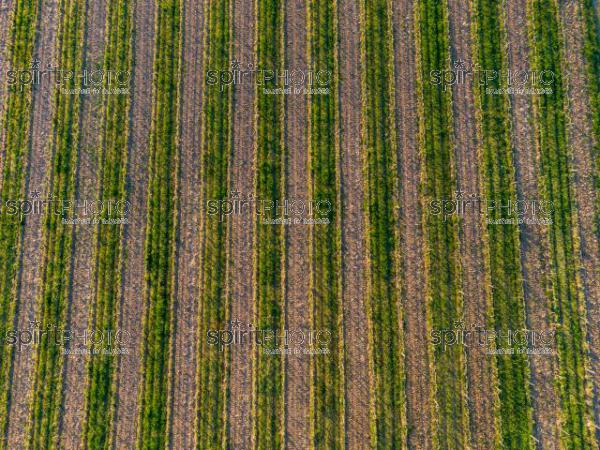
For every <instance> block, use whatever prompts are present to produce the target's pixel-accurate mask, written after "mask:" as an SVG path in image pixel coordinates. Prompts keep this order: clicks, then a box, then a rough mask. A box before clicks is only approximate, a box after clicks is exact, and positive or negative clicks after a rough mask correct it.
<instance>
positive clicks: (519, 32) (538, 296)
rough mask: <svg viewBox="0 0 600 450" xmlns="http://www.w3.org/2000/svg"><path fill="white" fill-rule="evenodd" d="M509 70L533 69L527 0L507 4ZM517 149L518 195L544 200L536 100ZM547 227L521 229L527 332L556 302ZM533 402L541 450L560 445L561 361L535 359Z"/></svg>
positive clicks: (516, 136) (514, 98) (546, 323)
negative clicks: (534, 115)
mask: <svg viewBox="0 0 600 450" xmlns="http://www.w3.org/2000/svg"><path fill="white" fill-rule="evenodd" d="M505 7H506V31H507V37H508V46H507V47H508V48H507V53H508V58H507V60H508V66H509V67H508V68H509V69H510V70H511V71H513V72H517V71H523V72H526V71H528V70H529V69H530V66H529V51H530V50H529V47H528V44H527V42H528V36H527V15H526V9H527V0H511V1H509V2H506V6H505ZM510 105H511V116H512V117H511V118H512V146H513V149H514V150H513V151H514V155H515V169H516V170H515V171H516V179H517V196H518V199H519V200H527V199H528V200H532V199H538V198H539V192H540V191H539V186H538V177H539V169H538V168H539V153H538V150H537V149H536V145H535V137H534V129H533V124H532V122H531V120H530V118H531V117H532V111H533V106H532V103H531V99H530V98H529V97H528V96H523V95H511V96H510ZM545 228H546V227H545V226H544V225H522V226H521V228H520V238H521V239H520V241H521V267H522V271H523V284H524V294H525V308H526V313H527V328H529V329H532V330H547V329H549V327H550V326H551V322H552V320H551V316H550V314H551V310H550V308H551V306H550V299H549V298H548V296H547V295H546V287H547V286H548V282H549V281H548V279H547V277H546V276H545V274H546V273H548V270H549V268H548V267H547V264H546V255H548V252H549V249H548V246H547V241H546V234H547V230H546V229H545ZM529 363H530V372H531V397H532V398H531V399H532V406H533V419H534V423H535V428H534V436H535V439H536V441H537V445H538V448H540V449H557V448H559V447H558V433H559V431H558V409H557V405H558V397H557V394H556V392H555V390H554V387H553V385H554V380H555V376H556V370H557V365H556V364H557V361H556V360H555V357H550V356H547V355H531V356H530V358H529Z"/></svg>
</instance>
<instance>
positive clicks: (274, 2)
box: [254, 0, 285, 448]
mask: <svg viewBox="0 0 600 450" xmlns="http://www.w3.org/2000/svg"><path fill="white" fill-rule="evenodd" d="M256 5H257V16H258V17H257V26H256V29H257V30H259V32H258V37H257V46H256V57H257V66H258V67H259V68H260V69H263V70H273V71H281V70H282V69H283V62H284V48H283V25H284V5H285V2H283V1H282V0H257V2H256ZM279 87H281V86H278V85H277V80H274V81H271V82H268V83H265V84H264V85H262V86H257V95H256V117H257V124H256V131H257V133H256V149H257V154H256V168H257V169H256V180H255V189H256V197H257V198H259V199H261V200H262V201H265V202H271V201H272V202H273V203H275V202H279V204H281V202H282V201H283V198H284V195H285V194H284V189H285V188H284V187H285V167H284V161H285V150H284V140H283V139H284V133H283V130H284V120H283V117H284V116H283V115H284V102H283V96H282V95H271V94H269V93H268V92H265V91H264V90H263V88H264V89H273V88H279ZM262 218H263V216H259V217H258V219H257V220H258V223H257V226H256V240H255V250H254V251H255V280H256V281H255V283H256V286H255V292H256V298H255V308H256V310H255V315H256V327H257V328H258V329H261V330H272V331H273V332H278V333H280V332H281V330H282V329H283V324H284V315H283V280H284V275H283V271H284V260H283V258H284V254H285V244H284V233H283V226H282V225H271V224H265V223H261V220H262ZM265 218H266V217H265ZM272 218H275V217H272ZM276 347H278V345H277V343H276V342H274V341H272V342H270V343H263V345H262V346H260V347H259V348H257V352H256V358H255V365H254V367H255V371H254V375H255V377H254V384H255V396H254V417H255V421H254V427H255V429H254V434H255V439H254V441H255V445H256V447H257V448H281V447H282V445H283V429H284V427H283V423H284V422H283V421H284V395H283V394H284V391H283V388H284V363H283V355H281V356H280V355H273V354H268V353H269V352H270V351H271V350H273V349H274V348H276Z"/></svg>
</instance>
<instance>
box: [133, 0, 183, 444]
mask: <svg viewBox="0 0 600 450" xmlns="http://www.w3.org/2000/svg"><path fill="white" fill-rule="evenodd" d="M180 45H181V3H180V1H179V0H160V1H159V2H158V3H157V15H156V42H155V61H154V74H155V75H154V89H153V92H154V108H153V117H152V128H151V131H150V165H149V167H150V180H149V184H148V219H147V228H146V248H145V264H146V292H145V295H146V311H145V319H144V335H143V336H144V348H143V354H142V356H143V363H142V367H143V378H142V389H141V393H140V396H141V397H140V398H141V402H140V403H141V404H140V412H139V414H140V415H139V432H138V433H139V435H138V439H139V443H138V445H139V447H140V448H143V449H159V448H161V449H162V448H165V446H166V445H167V443H168V432H167V431H168V430H167V423H168V414H169V408H168V404H167V397H168V392H167V391H168V386H169V378H170V377H169V353H170V348H171V330H172V320H173V318H172V304H173V295H174V285H173V284H174V276H175V273H174V269H175V248H176V235H177V230H176V228H177V223H176V217H177V213H176V212H177V192H176V185H177V181H176V180H177V176H178V167H177V166H178V152H177V150H178V148H177V142H178V125H177V119H178V110H179V86H178V81H179V73H180V72H179V67H180Z"/></svg>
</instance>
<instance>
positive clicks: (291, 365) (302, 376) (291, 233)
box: [285, 0, 333, 449]
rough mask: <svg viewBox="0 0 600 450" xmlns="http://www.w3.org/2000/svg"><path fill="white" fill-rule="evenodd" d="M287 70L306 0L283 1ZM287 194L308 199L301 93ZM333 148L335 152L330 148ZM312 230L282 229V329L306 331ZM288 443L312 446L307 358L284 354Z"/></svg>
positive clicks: (291, 130)
mask: <svg viewBox="0 0 600 450" xmlns="http://www.w3.org/2000/svg"><path fill="white" fill-rule="evenodd" d="M285 36H286V66H287V67H288V68H289V69H290V70H293V69H297V70H298V69H300V70H304V69H305V68H306V67H307V53H306V49H307V41H306V39H307V15H306V2H305V1H304V0H288V1H286V12H285ZM285 117H286V148H287V149H288V160H287V176H286V182H287V186H286V192H287V195H288V198H289V199H292V200H295V199H298V200H300V201H305V200H306V199H308V167H307V161H308V147H307V130H308V112H307V97H306V96H305V95H288V96H286V114H285ZM332 150H333V149H332ZM309 233H310V227H309V226H305V225H292V226H289V227H286V249H287V258H286V272H285V273H286V299H285V302H286V329H288V330H298V329H310V325H311V312H310V304H309V298H310V297H309V290H310V265H309V244H308V242H309ZM285 391H286V392H285V402H286V413H285V417H286V430H285V432H286V445H287V447H289V448H292V449H304V448H309V447H310V445H309V444H310V435H311V431H310V426H309V425H310V356H309V355H305V354H298V355H294V354H292V355H286V386H285Z"/></svg>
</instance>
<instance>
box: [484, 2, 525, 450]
mask: <svg viewBox="0 0 600 450" xmlns="http://www.w3.org/2000/svg"><path fill="white" fill-rule="evenodd" d="M475 19H476V20H475V22H474V24H475V27H474V37H475V39H474V42H475V47H476V54H477V63H478V64H479V66H480V67H483V68H486V69H494V70H496V71H498V72H500V71H501V70H502V69H503V68H504V67H505V65H506V60H505V58H504V56H503V49H504V39H505V36H504V35H503V33H502V29H503V24H502V5H501V4H500V3H498V2H496V1H493V0H477V1H476V2H475ZM487 81H488V83H487V84H486V85H485V86H481V85H480V84H479V83H475V85H476V90H477V95H478V99H477V104H478V106H479V111H480V123H481V139H480V142H481V155H482V156H481V157H482V159H483V160H482V164H481V167H482V169H483V173H482V175H483V177H482V178H483V180H484V181H483V190H484V192H485V195H486V199H487V201H488V204H489V205H492V204H493V205H498V206H500V205H508V204H509V203H510V202H514V201H515V200H516V192H515V169H514V163H513V160H512V148H511V140H510V121H509V119H508V117H509V112H508V108H509V106H508V98H507V96H506V95H490V94H487V93H486V89H490V88H491V89H494V90H500V89H501V88H506V86H502V81H501V80H500V77H498V78H496V79H493V80H487ZM504 211H505V208H501V207H494V208H490V209H488V210H487V212H488V215H487V217H486V219H487V220H489V221H490V224H489V225H488V226H487V231H488V236H489V255H488V258H489V267H490V276H491V279H492V280H493V288H492V306H493V315H494V328H495V330H496V331H497V332H498V335H497V336H499V337H498V339H497V342H496V347H497V348H503V349H504V348H507V347H512V349H513V351H514V352H515V353H514V354H512V355H511V354H503V355H498V356H497V357H496V367H497V375H498V387H499V391H500V392H499V400H500V405H499V414H500V427H501V429H500V436H501V440H502V445H503V447H505V448H515V449H526V448H531V445H532V442H531V431H532V423H531V405H530V398H529V373H528V365H527V356H526V354H524V353H519V352H518V351H517V350H518V349H517V348H516V346H515V345H514V343H510V344H509V343H507V342H506V339H504V338H502V337H501V336H506V335H507V332H508V330H521V329H524V328H526V325H525V304H524V293H523V289H522V279H521V276H520V273H521V267H520V254H519V248H520V247H519V228H518V226H517V225H516V224H513V223H501V220H500V219H511V220H514V219H516V217H513V216H510V217H505V213H504ZM511 344H512V345H511ZM476 420H477V419H476Z"/></svg>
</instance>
